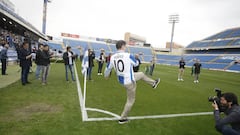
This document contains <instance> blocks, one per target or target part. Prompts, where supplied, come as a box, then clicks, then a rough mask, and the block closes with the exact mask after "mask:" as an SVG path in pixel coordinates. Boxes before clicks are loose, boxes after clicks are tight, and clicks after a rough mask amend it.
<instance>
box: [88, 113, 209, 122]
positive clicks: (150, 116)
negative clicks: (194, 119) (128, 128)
mask: <svg viewBox="0 0 240 135" xmlns="http://www.w3.org/2000/svg"><path fill="white" fill-rule="evenodd" d="M203 115H213V112H197V113H181V114H165V115H149V116H131V117H128V119H129V120H140V119H160V118H176V117H189V116H203ZM113 120H119V118H116V117H112V118H109V117H103V118H88V119H87V120H86V121H113Z"/></svg>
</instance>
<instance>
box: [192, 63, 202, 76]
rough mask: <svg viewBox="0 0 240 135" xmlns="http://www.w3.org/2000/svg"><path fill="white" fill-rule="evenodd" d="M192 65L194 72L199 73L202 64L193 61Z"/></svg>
mask: <svg viewBox="0 0 240 135" xmlns="http://www.w3.org/2000/svg"><path fill="white" fill-rule="evenodd" d="M193 66H194V73H195V74H200V70H201V66H202V64H200V63H195V64H193Z"/></svg>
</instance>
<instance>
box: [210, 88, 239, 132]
mask: <svg viewBox="0 0 240 135" xmlns="http://www.w3.org/2000/svg"><path fill="white" fill-rule="evenodd" d="M220 103H221V108H226V109H225V110H224V113H225V114H226V116H225V117H223V118H221V116H220V111H219V106H218V105H217V104H216V102H214V103H213V104H212V106H213V108H214V118H215V122H216V125H215V127H216V129H217V131H219V132H220V133H222V134H223V135H240V106H239V104H238V99H237V96H236V95H235V94H233V93H224V94H222V96H221V99H220Z"/></svg>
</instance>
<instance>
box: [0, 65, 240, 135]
mask: <svg viewBox="0 0 240 135" xmlns="http://www.w3.org/2000/svg"><path fill="white" fill-rule="evenodd" d="M76 65H77V72H78V78H79V82H80V85H81V90H82V91H81V92H82V94H83V84H84V82H83V76H82V74H81V64H80V63H77V64H76ZM144 68H145V65H144V64H143V65H141V69H140V70H141V71H144ZM190 73H191V71H190V68H187V69H186V70H185V75H184V78H183V79H184V81H183V82H179V81H177V74H178V68H177V67H173V66H165V65H157V66H156V69H155V71H154V74H153V78H154V79H156V78H158V77H160V78H161V83H160V84H159V86H158V88H157V89H152V88H151V86H149V85H148V84H146V83H145V82H143V81H138V82H137V92H136V101H135V104H134V106H133V108H132V110H131V112H130V114H129V116H130V118H131V119H132V120H131V121H130V123H127V124H124V125H119V124H118V123H117V121H116V119H117V116H119V115H120V114H121V112H122V110H123V107H124V105H125V102H126V91H125V89H124V88H123V87H122V86H121V85H120V84H119V83H118V82H117V79H116V76H115V74H114V72H112V75H111V77H110V78H109V79H107V80H106V79H105V78H104V77H103V76H97V64H95V67H94V69H93V80H94V81H87V90H86V100H85V102H86V108H87V109H88V111H86V113H87V119H86V118H85V121H83V120H84V118H83V117H82V116H83V115H82V114H81V113H82V112H83V110H82V108H81V107H80V104H82V103H79V99H80V100H82V99H81V98H79V96H78V95H79V93H78V86H77V83H76V82H71V81H70V82H66V81H65V69H64V65H63V64H62V63H57V64H52V65H51V71H50V75H49V80H48V82H49V83H48V85H46V86H42V85H41V83H40V81H39V80H36V79H34V74H30V80H31V82H32V84H29V85H27V86H24V87H23V86H21V83H20V81H18V82H16V83H14V84H11V85H9V86H7V87H5V88H1V89H0V134H1V135H38V134H41V135H42V134H43V135H75V134H76V135H79V134H82V135H94V134H99V135H156V134H161V135H218V133H217V132H216V131H215V129H214V120H213V116H212V115H211V112H212V107H211V103H209V102H208V100H207V98H208V97H209V96H214V95H215V92H214V88H220V89H221V90H222V91H223V92H234V93H236V94H237V95H238V98H240V97H239V95H240V91H239V86H240V79H239V78H240V74H239V73H227V72H221V71H209V70H205V69H203V70H202V72H201V74H200V79H199V81H200V83H198V84H195V83H193V76H191V74H190ZM1 79H2V78H1ZM94 108H95V109H94ZM94 110H97V111H99V110H102V111H105V112H111V113H112V114H114V115H116V117H113V116H111V115H108V114H105V113H101V112H96V111H94ZM208 112H210V113H208ZM198 113H199V114H198ZM201 113H203V114H201ZM187 114H191V115H193V116H191V115H190V116H188V115H187ZM195 114H196V115H195ZM175 115H176V116H178V117H176V116H175ZM184 115H187V116H184Z"/></svg>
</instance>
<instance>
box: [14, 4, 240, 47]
mask: <svg viewBox="0 0 240 135" xmlns="http://www.w3.org/2000/svg"><path fill="white" fill-rule="evenodd" d="M10 1H12V2H13V3H14V4H15V9H16V12H17V13H18V14H19V15H21V16H22V17H24V18H25V19H26V20H27V21H29V22H30V23H32V24H33V25H34V26H35V27H36V28H37V29H39V30H40V31H41V29H42V11H43V0H10ZM239 5H240V0H52V2H51V3H49V4H48V9H47V10H48V14H47V30H46V32H47V34H48V35H52V36H58V37H59V36H60V33H61V32H65V33H72V34H79V35H85V36H93V37H100V38H111V39H117V40H118V39H123V38H124V33H125V32H131V33H133V34H137V35H139V36H143V37H146V39H147V42H148V43H151V44H152V45H153V46H154V47H161V48H164V47H165V43H166V42H167V41H170V39H171V27H172V26H171V24H169V23H168V17H169V15H171V14H179V20H180V21H179V23H177V24H176V27H175V35H174V42H176V43H179V44H182V45H184V46H187V45H188V44H190V43H191V42H192V41H195V40H201V39H203V38H205V37H207V36H210V35H212V34H215V33H217V32H220V31H223V30H225V29H228V28H233V27H240V8H239Z"/></svg>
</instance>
